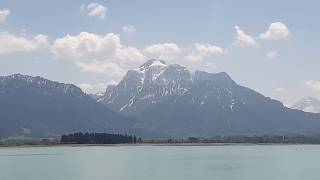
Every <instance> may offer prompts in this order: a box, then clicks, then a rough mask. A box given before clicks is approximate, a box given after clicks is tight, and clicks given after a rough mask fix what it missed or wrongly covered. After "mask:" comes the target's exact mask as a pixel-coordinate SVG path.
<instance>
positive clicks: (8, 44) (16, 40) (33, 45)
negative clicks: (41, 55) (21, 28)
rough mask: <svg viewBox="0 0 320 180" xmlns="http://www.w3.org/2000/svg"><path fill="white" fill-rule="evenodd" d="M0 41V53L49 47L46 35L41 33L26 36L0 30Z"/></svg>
mask: <svg viewBox="0 0 320 180" xmlns="http://www.w3.org/2000/svg"><path fill="white" fill-rule="evenodd" d="M0 42H1V43H0V54H8V53H15V52H30V51H34V50H38V49H42V48H47V47H49V43H48V37H47V36H45V35H42V34H38V35H35V36H26V35H16V34H12V33H8V32H0Z"/></svg>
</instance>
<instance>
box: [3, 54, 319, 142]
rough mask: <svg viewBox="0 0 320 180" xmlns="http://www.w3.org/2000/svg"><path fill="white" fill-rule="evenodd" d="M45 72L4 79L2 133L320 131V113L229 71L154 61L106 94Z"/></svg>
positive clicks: (145, 134) (177, 134)
mask: <svg viewBox="0 0 320 180" xmlns="http://www.w3.org/2000/svg"><path fill="white" fill-rule="evenodd" d="M93 97H94V98H92V97H90V96H89V95H87V94H85V93H83V92H82V91H81V90H80V88H78V87H76V86H74V85H71V84H63V83H58V82H53V81H50V80H46V79H43V78H41V77H30V76H24V75H20V74H15V75H11V76H4V77H0V124H1V126H0V137H8V136H19V135H20V136H36V137H44V136H46V137H48V136H55V135H60V134H62V133H69V132H76V131H90V132H93V131H94V132H128V133H135V134H137V135H140V136H143V137H147V138H148V137H149V138H150V137H182V136H184V137H188V136H207V137H208V136H214V135H231V134H233V135H239V134H246V135H247V134H283V133H303V134H307V133H308V134H312V133H319V132H320V115H319V114H313V113H306V112H303V111H300V110H293V109H289V108H287V107H284V106H283V104H282V103H280V102H279V101H276V100H273V99H270V98H268V97H265V96H263V95H261V94H259V93H257V92H255V91H253V90H251V89H249V88H246V87H243V86H240V85H238V84H237V83H236V82H234V81H233V80H232V79H231V78H230V77H229V76H228V74H226V73H216V74H214V73H207V72H203V71H196V72H190V71H189V70H188V69H186V68H185V67H183V66H180V65H177V64H171V65H167V64H166V63H165V62H164V61H162V60H155V59H154V60H149V61H147V62H146V63H144V64H143V65H142V66H140V67H139V68H138V69H135V70H129V71H128V72H127V74H126V75H125V76H124V78H123V79H122V81H120V82H119V84H118V85H116V86H109V87H108V88H107V89H106V92H105V93H104V95H103V96H93Z"/></svg>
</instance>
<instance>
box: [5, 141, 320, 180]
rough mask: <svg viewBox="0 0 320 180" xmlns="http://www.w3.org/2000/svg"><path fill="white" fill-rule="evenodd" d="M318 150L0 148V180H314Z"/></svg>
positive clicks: (318, 175)
mask: <svg viewBox="0 0 320 180" xmlns="http://www.w3.org/2000/svg"><path fill="white" fill-rule="evenodd" d="M319 164H320V146H316V145H288V146H285V145H260V146H253V145H252V146H184V147H182V146H181V147H180V146H179V147H177V146H135V147H134V146H126V147H121V146H119V147H37V148H0V180H319V179H320V170H319Z"/></svg>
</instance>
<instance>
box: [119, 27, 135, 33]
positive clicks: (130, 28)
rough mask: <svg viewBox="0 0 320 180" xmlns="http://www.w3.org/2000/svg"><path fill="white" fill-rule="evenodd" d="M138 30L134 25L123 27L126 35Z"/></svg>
mask: <svg viewBox="0 0 320 180" xmlns="http://www.w3.org/2000/svg"><path fill="white" fill-rule="evenodd" d="M136 30H137V29H136V27H134V26H133V25H126V26H123V27H122V32H124V33H133V32H135V31H136Z"/></svg>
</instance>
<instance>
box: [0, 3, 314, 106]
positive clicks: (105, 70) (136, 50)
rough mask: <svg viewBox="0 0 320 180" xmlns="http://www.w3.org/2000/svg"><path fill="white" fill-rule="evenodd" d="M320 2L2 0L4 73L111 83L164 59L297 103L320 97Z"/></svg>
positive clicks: (96, 85) (100, 85) (91, 85)
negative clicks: (225, 76)
mask: <svg viewBox="0 0 320 180" xmlns="http://www.w3.org/2000/svg"><path fill="white" fill-rule="evenodd" d="M319 7H320V3H319V2H318V1H316V0H314V1H301V0H300V1H294V0H282V1H279V0H268V1H262V0H260V1H256V0H252V1H250V0H242V1H240V0H239V1H227V0H221V1H218V0H215V1H214V0H194V1H192V0H190V1H186V0H161V1H160V0H157V1H155V0H135V1H133V0H126V1H125V0H108V1H98V0H97V1H81V0H68V1H64V0H55V1H49V0H47V1H45V0H28V1H21V0H20V1H18V0H1V1H0V75H9V74H13V73H22V74H28V75H39V76H43V77H45V78H48V79H51V80H56V81H60V82H67V83H73V84H76V85H79V86H80V87H82V88H83V89H84V90H85V91H88V92H99V91H104V89H105V87H106V85H107V84H110V83H116V82H118V81H119V80H120V79H121V77H122V76H123V75H124V74H125V72H126V70H127V69H131V68H136V67H138V66H139V65H140V64H142V63H143V62H144V61H146V60H147V59H150V58H162V59H164V60H166V61H167V62H168V63H179V64H182V65H185V66H187V67H188V68H190V69H191V70H195V69H199V70H205V71H209V72H221V71H225V72H227V73H228V74H229V75H230V76H231V77H232V78H233V79H234V80H235V81H236V82H238V83H239V84H241V85H244V86H248V87H250V88H252V89H254V90H256V91H258V92H261V93H262V94H264V95H266V96H270V97H273V98H275V99H278V100H281V101H283V102H284V103H285V104H291V103H292V102H294V101H296V100H297V99H299V98H301V97H304V96H314V97H318V98H320V71H319V69H320V58H319V57H320V56H319V55H320V46H319V40H320V21H319V20H318V18H319V17H320V13H319V10H318V8H319Z"/></svg>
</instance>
